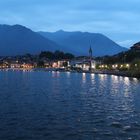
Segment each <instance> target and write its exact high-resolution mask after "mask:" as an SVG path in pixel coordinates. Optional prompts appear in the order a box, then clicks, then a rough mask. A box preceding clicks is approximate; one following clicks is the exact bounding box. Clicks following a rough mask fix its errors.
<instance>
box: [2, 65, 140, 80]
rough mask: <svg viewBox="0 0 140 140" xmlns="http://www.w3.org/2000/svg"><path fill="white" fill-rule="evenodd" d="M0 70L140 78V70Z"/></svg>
mask: <svg viewBox="0 0 140 140" xmlns="http://www.w3.org/2000/svg"><path fill="white" fill-rule="evenodd" d="M0 71H24V72H29V71H46V72H70V73H91V74H104V75H105V74H107V75H115V76H122V77H130V78H138V79H140V72H139V73H137V72H132V71H113V70H112V71H111V70H94V71H82V70H80V71H78V70H66V69H55V68H33V69H19V68H17V69H11V68H7V69H0Z"/></svg>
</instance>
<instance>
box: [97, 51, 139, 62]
mask: <svg viewBox="0 0 140 140" xmlns="http://www.w3.org/2000/svg"><path fill="white" fill-rule="evenodd" d="M96 59H98V60H101V61H102V62H103V63H105V64H114V63H132V62H134V61H137V60H140V51H138V52H137V51H132V50H129V51H126V52H121V53H119V54H116V55H113V56H104V57H97V58H96Z"/></svg>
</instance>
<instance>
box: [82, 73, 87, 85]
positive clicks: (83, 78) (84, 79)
mask: <svg viewBox="0 0 140 140" xmlns="http://www.w3.org/2000/svg"><path fill="white" fill-rule="evenodd" d="M82 82H83V83H86V73H82Z"/></svg>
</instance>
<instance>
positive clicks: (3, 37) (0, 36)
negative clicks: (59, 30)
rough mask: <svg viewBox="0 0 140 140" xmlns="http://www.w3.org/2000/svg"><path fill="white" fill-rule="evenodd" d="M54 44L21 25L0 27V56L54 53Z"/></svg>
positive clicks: (55, 45) (55, 46)
mask: <svg viewBox="0 0 140 140" xmlns="http://www.w3.org/2000/svg"><path fill="white" fill-rule="evenodd" d="M59 48H60V47H59V45H57V44H56V43H55V42H53V41H51V40H49V39H47V38H46V37H43V36H41V35H40V34H38V33H36V32H34V31H32V30H30V29H28V28H26V27H24V26H21V25H13V26H10V25H0V56H5V55H20V54H26V53H32V54H35V53H39V52H40V51H45V50H49V51H55V50H58V49H59Z"/></svg>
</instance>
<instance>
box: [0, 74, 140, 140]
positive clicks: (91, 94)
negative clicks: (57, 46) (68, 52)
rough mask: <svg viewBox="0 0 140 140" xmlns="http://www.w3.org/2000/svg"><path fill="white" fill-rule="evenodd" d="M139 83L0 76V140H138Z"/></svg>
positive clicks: (107, 78)
mask: <svg viewBox="0 0 140 140" xmlns="http://www.w3.org/2000/svg"><path fill="white" fill-rule="evenodd" d="M139 139H140V81H139V80H138V79H136V78H127V77H119V76H113V75H96V74H85V73H69V72H64V73H59V72H45V71H32V72H22V71H14V72H13V71H8V72H6V71H0V140H139Z"/></svg>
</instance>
